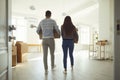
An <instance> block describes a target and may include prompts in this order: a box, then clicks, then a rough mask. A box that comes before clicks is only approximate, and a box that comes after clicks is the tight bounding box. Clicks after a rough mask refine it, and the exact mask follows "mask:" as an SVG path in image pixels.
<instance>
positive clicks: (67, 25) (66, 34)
mask: <svg viewBox="0 0 120 80" xmlns="http://www.w3.org/2000/svg"><path fill="white" fill-rule="evenodd" d="M75 32H76V28H75V26H74V25H73V23H72V21H71V17H70V16H66V17H65V19H64V23H63V25H62V26H61V35H62V38H63V41H62V49H63V53H64V54H63V65H64V73H67V54H68V52H69V56H70V62H71V68H72V69H73V65H74V57H73V50H74V40H73V38H74V33H75Z"/></svg>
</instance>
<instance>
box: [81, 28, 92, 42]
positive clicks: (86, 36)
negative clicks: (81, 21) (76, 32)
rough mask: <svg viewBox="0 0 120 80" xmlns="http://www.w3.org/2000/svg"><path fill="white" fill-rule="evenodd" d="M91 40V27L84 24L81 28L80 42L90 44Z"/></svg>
mask: <svg viewBox="0 0 120 80" xmlns="http://www.w3.org/2000/svg"><path fill="white" fill-rule="evenodd" d="M89 42H90V29H89V27H87V26H82V27H81V28H80V43H81V44H89Z"/></svg>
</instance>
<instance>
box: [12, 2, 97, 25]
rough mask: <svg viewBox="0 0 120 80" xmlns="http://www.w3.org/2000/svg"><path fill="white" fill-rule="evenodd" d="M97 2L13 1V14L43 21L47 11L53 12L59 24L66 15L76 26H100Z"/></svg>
mask: <svg viewBox="0 0 120 80" xmlns="http://www.w3.org/2000/svg"><path fill="white" fill-rule="evenodd" d="M98 8H99V6H98V2H97V0H12V14H13V15H23V16H32V17H35V18H39V19H40V20H41V19H43V18H44V17H45V16H44V15H45V11H46V10H51V12H52V18H53V19H55V20H56V21H57V22H58V23H59V24H62V23H63V19H64V17H65V16H66V15H70V16H71V17H72V21H73V22H74V23H75V25H79V24H85V25H90V26H92V25H96V24H98Z"/></svg>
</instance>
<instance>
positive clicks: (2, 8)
mask: <svg viewBox="0 0 120 80" xmlns="http://www.w3.org/2000/svg"><path fill="white" fill-rule="evenodd" d="M10 2H11V1H10V0H0V80H12V74H11V73H12V67H11V58H12V55H11V54H12V50H11V47H12V45H11V42H9V40H8V39H9V38H8V36H10V34H11V32H8V30H9V28H8V25H10V23H11V22H10V20H11V18H10V17H11V16H10V12H11V10H10V9H11V7H10ZM8 34H9V35H8Z"/></svg>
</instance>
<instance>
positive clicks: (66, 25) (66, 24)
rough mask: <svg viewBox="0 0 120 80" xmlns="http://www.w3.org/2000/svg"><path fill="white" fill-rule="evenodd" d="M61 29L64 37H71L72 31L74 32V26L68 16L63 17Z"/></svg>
mask: <svg viewBox="0 0 120 80" xmlns="http://www.w3.org/2000/svg"><path fill="white" fill-rule="evenodd" d="M62 28H63V30H65V34H66V35H71V34H72V33H73V31H74V30H75V26H74V25H73V23H72V20H71V17H70V16H66V17H65V19H64V23H63V25H62Z"/></svg>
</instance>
